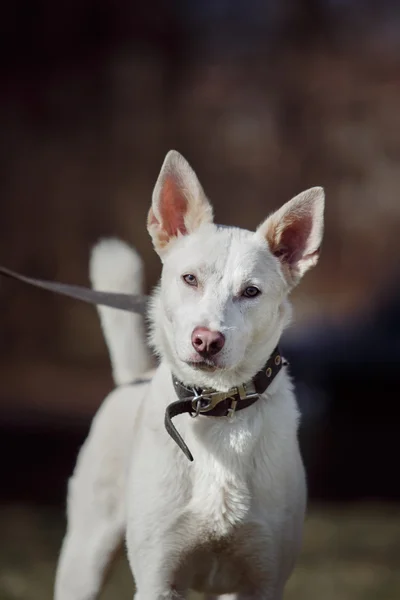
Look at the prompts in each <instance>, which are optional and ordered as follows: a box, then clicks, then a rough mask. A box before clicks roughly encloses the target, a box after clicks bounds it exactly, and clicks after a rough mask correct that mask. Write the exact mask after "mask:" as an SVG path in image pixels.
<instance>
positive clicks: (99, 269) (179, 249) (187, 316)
mask: <svg viewBox="0 0 400 600" xmlns="http://www.w3.org/2000/svg"><path fill="white" fill-rule="evenodd" d="M176 154H177V153H172V154H171V153H170V154H169V155H168V156H167V159H166V163H165V164H164V167H163V169H164V172H165V170H166V169H167V171H168V173H172V177H173V178H174V181H175V182H178V186H181V189H179V190H178V195H179V194H182V193H183V194H185V193H186V191H187V190H190V189H201V188H200V184H198V187H196V186H197V183H196V181H197V178H196V176H195V174H194V172H193V171H192V170H191V169H190V168H188V166H187V163H186V162H185V161H184V159H183V158H182V157H180V158H179V160H177V156H176ZM168 157H170V159H169V158H168ZM193 178H196V179H195V180H194V179H193ZM162 186H163V173H162V177H161V180H159V182H158V183H157V186H156V191H157V193H156V194H155V198H154V197H153V213H152V214H151V215H150V217H149V229H150V230H151V234H152V236H153V240H154V244H155V247H156V249H157V251H158V252H159V253H160V255H161V257H162V260H163V272H162V277H161V283H160V286H159V287H158V289H157V290H156V292H155V294H154V296H153V299H152V304H151V308H150V321H151V343H152V345H153V347H154V348H155V350H156V352H157V354H158V355H159V357H160V359H161V363H160V365H159V367H158V368H157V370H156V371H155V373H154V375H153V377H150V375H148V377H149V382H148V383H146V382H142V383H139V384H136V385H126V386H124V387H120V388H117V389H116V390H115V391H114V392H113V393H112V394H110V396H109V397H108V398H107V399H106V401H105V403H104V404H103V406H102V408H101V409H100V411H99V413H98V414H97V416H96V417H95V419H94V421H93V425H92V428H91V432H90V435H89V437H88V440H87V441H86V443H85V445H84V447H83V449H82V451H81V453H80V456H79V459H78V464H77V467H76V470H75V474H74V476H73V478H72V479H71V482H70V486H69V497H68V531H67V534H66V538H65V540H64V544H63V549H62V553H61V557H60V563H59V567H58V572H57V579H56V592H55V598H56V600H90V599H91V600H93V599H94V598H96V597H97V594H98V592H99V589H100V587H101V582H102V577H103V572H104V570H105V567H106V565H107V563H108V561H109V559H110V557H111V554H112V552H113V551H114V549H115V547H116V546H117V545H118V543H119V542H120V540H121V538H122V537H123V535H124V534H126V541H127V548H128V557H129V561H130V564H131V568H132V573H133V575H134V578H135V581H136V586H137V590H138V591H137V593H136V595H135V599H136V600H159V599H161V598H166V599H172V598H181V599H182V598H185V597H186V593H187V591H188V589H190V588H193V589H197V590H199V591H202V592H204V593H206V594H208V596H207V598H208V599H209V600H211V599H214V598H217V597H219V595H221V597H224V598H226V600H281V599H282V595H283V589H284V585H285V582H286V580H287V579H288V577H289V575H290V573H291V571H292V568H293V565H294V562H295V559H296V556H297V554H298V551H299V548H300V543H301V533H302V526H303V519H304V511H305V503H306V486H305V477H304V469H303V465H302V461H301V457H300V453H299V448H298V442H297V428H298V420H299V415H298V409H297V405H296V401H295V398H294V394H293V389H292V384H291V382H290V379H289V376H288V374H287V372H286V369H283V370H282V371H281V372H280V373H279V374H278V376H277V377H276V379H275V380H274V381H273V383H272V385H271V386H270V387H269V388H268V390H267V392H266V393H265V394H263V396H262V397H261V398H260V400H259V401H258V402H256V403H255V404H253V405H252V406H251V407H249V408H247V409H245V410H243V411H240V412H239V413H237V414H236V415H235V417H234V419H232V420H229V419H227V418H212V417H204V416H200V417H198V418H196V419H191V418H190V417H189V416H188V415H181V416H179V417H177V418H176V419H175V424H176V426H177V428H178V430H179V432H180V433H181V434H182V436H183V438H184V439H185V441H186V443H187V444H188V446H189V448H190V449H191V451H192V453H193V455H194V462H193V463H189V462H188V460H187V458H186V457H185V456H184V455H183V453H182V452H181V450H180V449H179V448H178V446H177V445H176V444H175V443H174V441H173V440H172V439H171V438H170V437H169V436H168V434H167V432H166V430H165V428H164V411H165V408H166V406H167V405H168V404H169V403H170V402H173V401H175V400H176V395H175V392H174V389H173V386H172V380H171V374H172V373H174V375H175V376H177V377H179V378H180V379H181V380H182V381H183V382H184V383H186V384H192V385H199V386H211V387H214V388H216V389H218V390H227V389H229V388H230V387H232V386H235V385H237V384H239V383H242V382H246V381H248V380H249V379H251V378H252V377H253V376H254V375H255V373H256V372H257V371H258V370H259V369H260V368H261V367H262V366H263V364H265V362H266V360H267V359H268V357H269V355H270V354H271V352H272V350H273V349H274V347H275V345H276V344H277V342H278V341H279V338H280V336H281V334H282V331H283V329H284V327H286V325H287V324H288V321H289V318H290V310H289V304H288V300H287V295H288V293H289V290H290V282H289V281H288V279H287V277H286V276H285V268H286V267H285V265H284V264H283V262H284V258H277V257H276V256H274V255H273V252H272V249H271V248H270V246H269V242H268V241H267V240H266V238H265V237H264V234H263V230H262V229H259V230H258V231H257V232H256V233H252V232H249V231H244V230H241V229H234V228H221V227H217V226H216V225H213V224H212V223H210V222H209V216H210V214H211V208H210V209H209V210H208V208H207V206H206V204H208V201H207V199H206V198H205V196H202V198H201V202H200V203H199V202H198V197H196V198H195V199H193V195H192V196H191V195H190V194H187V195H186V196H185V197H186V198H187V200H188V203H187V207H186V208H185V210H187V213H185V215H184V222H185V223H186V224H188V223H190V224H191V225H190V227H187V228H186V229H187V230H186V231H184V232H182V231H180V230H178V229H179V228H178V229H177V230H176V232H175V231H173V228H171V227H169V226H167V225H166V224H165V223H162V220H161V219H159V218H157V219H156V220H155V219H154V214H155V213H156V215H157V216H158V217H160V215H161V212H160V207H157V206H156V207H155V206H154V202H158V201H159V198H160V197H161V198H162V197H163V195H162ZM167 196H168V198H167V200H166V201H167V202H168V203H169V204H168V207H167V211H166V212H165V211H164V214H167V212H168V214H172V221H174V219H175V217H176V216H178V217H179V215H174V210H175V204H174V195H173V194H172V196H171V195H167ZM162 201H163V200H162ZM171 202H172V205H171ZM322 203H323V197H322V199H321V194H320V193H319V194H318V200H317V201H316V205H317V208H316V209H315V216H314V213H313V210H311V213H310V217H311V219H313V218H316V219H317V220H318V219H319V216H320V215H321V214H322V213H321V204H322ZM295 204H296V211H298V209H299V206H298V204H297V203H295ZM181 208H182V202H181V200H179V201H178V202H177V203H176V210H181ZM289 209H290V207H289ZM157 211H158V212H157ZM202 215H203V216H202ZM292 217H293V216H292ZM295 218H296V216H295V215H294V217H293V218H291V219H289V221H291V222H293V219H295ZM156 221H157V222H156ZM176 222H178V223H181V222H182V220H181V221H179V219H178V220H177V221H176ZM269 223H270V226H271V227H280V226H281V225H282V222H281V220H280V219H278V220H277V222H276V223H274V222H273V221H270V222H269ZM271 223H272V225H271ZM193 224H195V225H193ZM167 230H168V231H167ZM317 230H318V227H314V226H313V227H311V229H310V231H311V232H312V236H313V239H312V245H313V247H314V246H315V244H316V243H317V244H318V246H319V244H320V241H321V239H320V238H319V239H317V238H318V235H317V234H316V233H315V232H316V231H317ZM319 231H320V236H322V228H320V229H319ZM272 233H274V232H272ZM265 235H266V234H265ZM269 235H271V231H270V230H269ZM314 262H315V261H314ZM138 264H139V263H138V258H137V256H136V255H135V254H134V253H133V251H132V252H130V251H129V252H128V249H127V247H126V246H122V245H121V243H120V242H115V241H113V242H111V243H107V244H104V243H102V245H100V246H97V247H96V248H95V250H94V254H93V258H92V267H91V272H92V279H93V280H94V283H95V285H96V287H99V286H100V287H101V288H103V289H107V290H110V289H114V290H116V289H118V291H121V292H132V291H133V286H134V284H133V282H132V280H131V276H132V274H133V273H134V271H135V268H132V265H138ZM308 266H311V263H310V264H309V265H308ZM302 269H303V271H304V270H305V269H306V265H304V264H303V266H302ZM136 270H137V269H136ZM187 273H192V274H195V275H196V277H197V282H198V285H197V287H191V286H188V285H187V284H186V283H184V281H183V280H182V275H184V274H187ZM250 285H251V286H257V287H258V288H259V289H260V290H261V292H262V293H261V294H260V295H259V296H257V297H255V298H244V297H243V296H242V292H243V289H245V288H246V287H247V286H250ZM134 291H135V292H136V293H138V291H139V289H138V288H136V289H135V290H134ZM108 311H110V309H103V308H102V309H100V316H101V319H102V324H103V328H104V333H105V337H106V340H107V342H108V345H109V348H110V354H111V360H112V362H113V370H114V373H116V378H117V380H118V381H122V382H123V383H125V382H126V381H128V380H129V377H130V376H131V375H138V369H137V368H136V366H137V365H138V364H143V365H145V366H147V360H148V358H147V352H146V350H143V348H145V345H144V340H143V338H142V333H143V324H142V323H140V322H139V317H137V316H132V315H124V314H123V315H121V316H120V317H118V319H117V318H116V319H115V320H113V319H112V318H111V312H110V313H109V312H108ZM116 312H117V311H116ZM107 315H108V316H109V317H110V318H108V316H107ZM198 326H201V327H209V328H210V329H214V330H218V331H221V332H222V333H223V334H224V335H225V340H226V341H225V346H224V348H223V350H222V351H221V352H220V353H219V354H217V355H216V357H215V370H204V369H199V368H198V367H197V368H196V367H195V366H193V364H192V362H191V361H192V359H193V358H195V357H194V354H195V351H194V349H193V347H192V346H191V343H190V339H191V333H192V331H193V329H194V328H195V327H198ZM135 336H136V341H135V342H134V343H132V344H129V343H128V341H129V340H131V339H132V338H133V337H135ZM139 343H140V345H139ZM135 365H136V366H135ZM142 376H143V378H146V376H147V375H146V374H145V373H142ZM222 594H229V596H222Z"/></svg>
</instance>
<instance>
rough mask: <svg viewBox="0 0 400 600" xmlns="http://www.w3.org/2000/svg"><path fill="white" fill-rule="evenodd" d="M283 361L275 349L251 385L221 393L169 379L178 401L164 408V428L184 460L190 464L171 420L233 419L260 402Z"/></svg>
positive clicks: (188, 454) (174, 378)
mask: <svg viewBox="0 0 400 600" xmlns="http://www.w3.org/2000/svg"><path fill="white" fill-rule="evenodd" d="M285 364H287V363H286V361H285V360H284V359H283V358H282V355H281V353H280V350H279V348H278V347H276V348H275V350H274V351H273V353H272V354H271V356H270V357H269V358H268V360H267V362H266V364H264V367H263V368H262V369H261V370H259V371H258V372H257V373H256V375H255V376H254V377H253V378H252V380H251V381H249V382H247V383H243V384H240V385H238V386H235V387H232V388H230V389H229V390H228V391H226V392H220V391H217V390H215V389H213V388H209V387H207V388H204V387H190V386H185V385H184V384H183V383H182V382H181V381H179V379H177V378H176V377H174V376H172V382H173V385H174V389H175V393H176V395H177V398H178V399H177V400H176V401H175V402H172V403H171V404H169V405H168V406H167V409H166V411H165V421H164V423H165V428H166V430H167V431H168V433H169V434H170V436H171V437H172V439H173V440H174V441H175V442H176V444H177V445H178V446H179V447H180V449H181V450H182V451H183V453H184V454H185V456H186V457H187V458H188V459H189V460H190V461H193V456H192V454H191V452H190V450H189V448H188V447H187V445H186V443H185V442H184V440H183V438H182V436H181V435H180V434H179V432H178V431H177V429H176V428H175V426H174V425H173V423H172V419H173V417H176V416H177V415H180V414H184V413H188V414H190V416H191V417H198V416H200V415H201V416H206V417H233V415H234V414H235V412H237V411H239V410H243V409H245V408H247V407H249V406H251V405H252V404H254V403H255V402H257V400H258V399H259V398H260V396H261V395H262V394H264V392H266V390H267V389H268V388H269V386H270V385H271V383H272V381H273V380H274V379H275V377H276V376H277V375H278V373H279V371H280V370H281V369H282V366H284V365H285Z"/></svg>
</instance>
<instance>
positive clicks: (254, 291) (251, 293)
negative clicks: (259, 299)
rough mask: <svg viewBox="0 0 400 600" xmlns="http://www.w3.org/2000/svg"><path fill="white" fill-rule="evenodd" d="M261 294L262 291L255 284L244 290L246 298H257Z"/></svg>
mask: <svg viewBox="0 0 400 600" xmlns="http://www.w3.org/2000/svg"><path fill="white" fill-rule="evenodd" d="M259 294H261V291H260V290H259V289H258V288H257V287H256V286H255V285H250V286H249V287H247V288H246V289H245V290H244V292H243V294H242V296H244V297H245V298H255V297H256V296H258V295H259Z"/></svg>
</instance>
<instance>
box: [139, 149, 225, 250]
mask: <svg viewBox="0 0 400 600" xmlns="http://www.w3.org/2000/svg"><path fill="white" fill-rule="evenodd" d="M212 220H213V212H212V207H211V204H210V203H209V201H208V200H207V198H206V195H205V193H204V191H203V188H202V187H201V185H200V182H199V180H198V179H197V176H196V173H195V172H194V171H193V169H192V168H191V166H190V165H189V163H188V162H187V161H186V160H185V159H184V158H183V156H182V155H181V154H179V152H176V151H175V150H171V151H170V152H168V154H167V156H166V157H165V160H164V164H163V166H162V167H161V172H160V175H159V177H158V180H157V183H156V186H155V188H154V192H153V200H152V205H151V208H150V211H149V214H148V218H147V229H148V231H149V233H150V235H151V237H152V240H153V244H154V248H155V249H156V251H157V253H158V254H159V255H160V256H161V255H162V254H163V252H164V250H165V249H166V248H167V246H168V245H169V244H170V242H172V241H173V240H175V239H177V238H178V237H179V236H181V235H188V234H189V233H192V232H193V231H195V230H196V229H197V228H198V227H199V226H200V225H202V224H203V223H211V222H212Z"/></svg>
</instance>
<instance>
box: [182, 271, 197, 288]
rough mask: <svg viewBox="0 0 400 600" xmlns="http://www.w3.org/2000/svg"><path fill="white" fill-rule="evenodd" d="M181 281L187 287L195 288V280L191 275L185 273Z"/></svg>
mask: <svg viewBox="0 0 400 600" xmlns="http://www.w3.org/2000/svg"><path fill="white" fill-rule="evenodd" d="M182 279H183V281H184V282H185V283H187V284H188V285H191V286H192V287H197V285H198V284H197V278H196V277H195V275H192V274H191V273H187V275H182Z"/></svg>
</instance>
